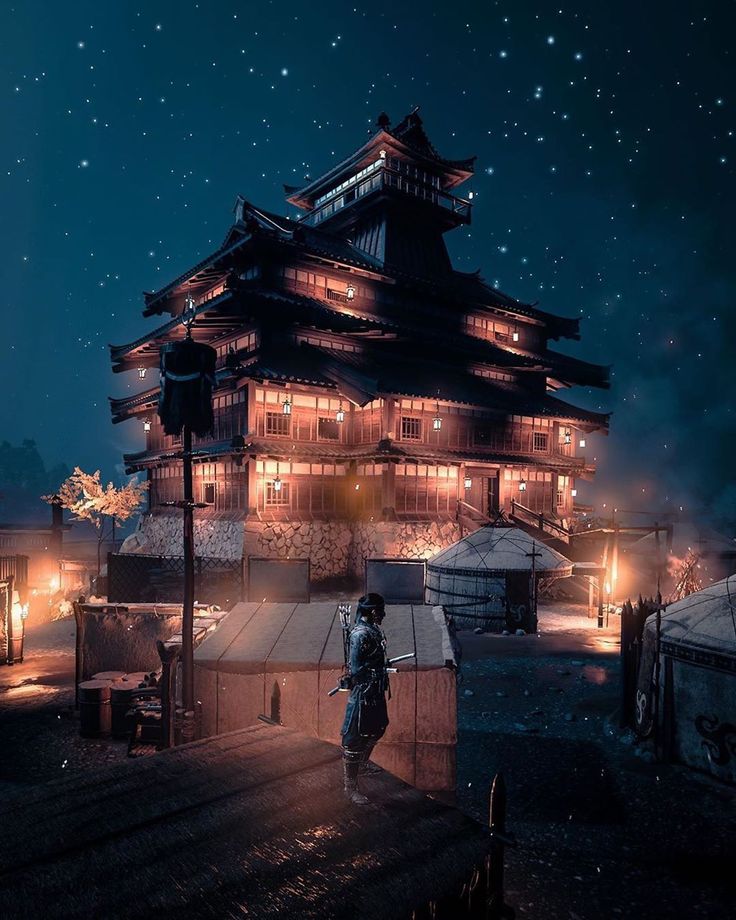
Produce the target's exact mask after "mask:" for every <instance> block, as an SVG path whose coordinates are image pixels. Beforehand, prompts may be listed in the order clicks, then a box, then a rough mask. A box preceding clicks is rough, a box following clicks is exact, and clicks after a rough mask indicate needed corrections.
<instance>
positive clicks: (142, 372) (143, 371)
mask: <svg viewBox="0 0 736 920" xmlns="http://www.w3.org/2000/svg"><path fill="white" fill-rule="evenodd" d="M138 376H139V378H140V379H141V380H143V378H144V377H145V376H146V369H145V367H139V368H138Z"/></svg>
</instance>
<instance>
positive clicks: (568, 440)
mask: <svg viewBox="0 0 736 920" xmlns="http://www.w3.org/2000/svg"><path fill="white" fill-rule="evenodd" d="M565 444H572V434H571V433H570V429H569V428H567V429H566V430H565Z"/></svg>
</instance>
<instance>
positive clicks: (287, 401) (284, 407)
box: [281, 396, 291, 415]
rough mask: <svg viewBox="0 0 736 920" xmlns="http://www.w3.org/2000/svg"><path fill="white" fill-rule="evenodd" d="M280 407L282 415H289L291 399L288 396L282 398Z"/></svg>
mask: <svg viewBox="0 0 736 920" xmlns="http://www.w3.org/2000/svg"><path fill="white" fill-rule="evenodd" d="M281 409H282V411H283V413H284V415H291V400H290V399H289V397H288V396H287V397H286V398H285V399H284V402H283V405H282V406H281Z"/></svg>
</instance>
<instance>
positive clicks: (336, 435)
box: [317, 417, 340, 441]
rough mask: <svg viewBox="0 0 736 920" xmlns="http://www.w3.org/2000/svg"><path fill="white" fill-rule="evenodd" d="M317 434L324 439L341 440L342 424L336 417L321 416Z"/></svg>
mask: <svg viewBox="0 0 736 920" xmlns="http://www.w3.org/2000/svg"><path fill="white" fill-rule="evenodd" d="M317 435H318V437H319V438H320V439H321V440H323V441H339V440H340V425H339V423H338V422H337V420H336V419H334V418H323V417H321V418H320V419H319V420H318V422H317Z"/></svg>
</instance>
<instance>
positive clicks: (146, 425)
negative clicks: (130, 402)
mask: <svg viewBox="0 0 736 920" xmlns="http://www.w3.org/2000/svg"><path fill="white" fill-rule="evenodd" d="M143 430H144V431H150V430H151V420H150V419H148V418H147V419H144V421H143Z"/></svg>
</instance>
